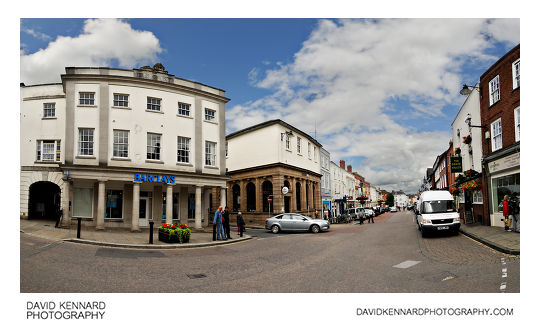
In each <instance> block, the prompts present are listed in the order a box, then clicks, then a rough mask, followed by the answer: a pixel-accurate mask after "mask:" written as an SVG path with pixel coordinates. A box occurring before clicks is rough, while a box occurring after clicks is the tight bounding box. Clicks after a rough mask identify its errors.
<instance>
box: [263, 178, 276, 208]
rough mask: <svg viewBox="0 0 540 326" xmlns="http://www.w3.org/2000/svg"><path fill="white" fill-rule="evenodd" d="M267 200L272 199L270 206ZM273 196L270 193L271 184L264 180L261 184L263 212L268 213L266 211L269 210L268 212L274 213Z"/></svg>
mask: <svg viewBox="0 0 540 326" xmlns="http://www.w3.org/2000/svg"><path fill="white" fill-rule="evenodd" d="M268 198H272V202H271V203H270V205H269V204H268ZM273 199H274V196H273V192H272V182H270V181H268V180H266V181H265V182H263V184H262V201H263V202H262V204H263V206H262V207H263V212H268V209H269V208H270V212H273V211H274V200H273Z"/></svg>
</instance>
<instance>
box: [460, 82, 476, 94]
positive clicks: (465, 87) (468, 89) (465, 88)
mask: <svg viewBox="0 0 540 326" xmlns="http://www.w3.org/2000/svg"><path fill="white" fill-rule="evenodd" d="M473 89H477V90H478V92H480V87H479V86H468V85H466V84H463V88H462V89H461V90H460V91H459V94H461V95H469V94H471V93H472V90H473Z"/></svg>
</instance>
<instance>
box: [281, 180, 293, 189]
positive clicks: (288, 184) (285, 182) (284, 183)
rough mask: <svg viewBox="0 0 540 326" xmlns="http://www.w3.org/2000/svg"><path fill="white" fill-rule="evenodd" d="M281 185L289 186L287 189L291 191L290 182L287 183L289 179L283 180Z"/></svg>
mask: <svg viewBox="0 0 540 326" xmlns="http://www.w3.org/2000/svg"><path fill="white" fill-rule="evenodd" d="M283 186H284V187H287V188H289V191H291V184H290V183H289V181H287V180H285V181H284V182H283Z"/></svg>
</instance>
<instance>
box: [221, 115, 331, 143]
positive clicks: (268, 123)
mask: <svg viewBox="0 0 540 326" xmlns="http://www.w3.org/2000/svg"><path fill="white" fill-rule="evenodd" d="M274 124H280V125H282V126H283V127H285V128H288V129H291V130H294V131H296V133H298V134H300V135H302V136H304V137H306V138H307V139H309V140H310V141H311V142H313V143H315V145H317V146H320V147H322V145H321V143H319V142H318V141H317V140H315V138H313V137H311V136H310V135H308V134H306V133H305V132H303V131H302V130H300V129H298V128H296V127H293V126H291V125H290V124H288V123H286V122H285V121H283V120H281V119H274V120H268V121H265V122H262V123H259V124H256V125H253V126H251V127H247V128H244V129H242V130H238V131H235V132H233V133H231V134H228V135H227V137H226V139H231V138H234V137H237V136H241V135H244V134H247V133H250V132H252V131H255V130H258V129H262V128H266V127H268V126H271V125H274Z"/></svg>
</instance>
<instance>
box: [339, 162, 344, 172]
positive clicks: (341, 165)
mask: <svg viewBox="0 0 540 326" xmlns="http://www.w3.org/2000/svg"><path fill="white" fill-rule="evenodd" d="M339 167H340V168H342V169H343V170H345V161H344V160H339Z"/></svg>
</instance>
